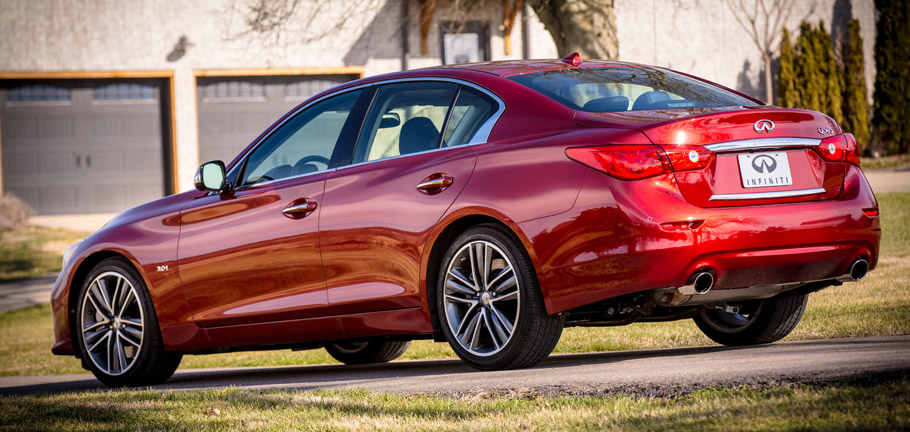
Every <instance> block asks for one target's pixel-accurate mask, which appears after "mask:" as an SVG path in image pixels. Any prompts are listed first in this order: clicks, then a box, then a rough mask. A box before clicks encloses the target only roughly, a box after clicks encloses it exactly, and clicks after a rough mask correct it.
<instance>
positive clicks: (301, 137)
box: [239, 90, 362, 186]
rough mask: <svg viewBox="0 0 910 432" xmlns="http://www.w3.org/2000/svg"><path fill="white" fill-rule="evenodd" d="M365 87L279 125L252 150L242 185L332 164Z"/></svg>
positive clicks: (325, 101)
mask: <svg viewBox="0 0 910 432" xmlns="http://www.w3.org/2000/svg"><path fill="white" fill-rule="evenodd" d="M361 92H362V90H355V91H351V92H347V93H344V94H341V95H338V96H333V97H331V98H328V99H325V100H322V101H320V102H317V103H315V104H313V105H311V106H309V107H307V108H306V109H304V110H303V111H301V112H299V113H298V114H297V115H295V116H294V117H293V118H291V119H290V120H288V121H287V122H285V123H284V124H283V125H281V126H279V127H278V129H277V130H276V131H275V132H273V133H272V134H271V135H269V136H268V138H266V139H265V140H264V141H263V142H262V143H261V144H260V145H259V146H258V147H256V148H255V149H254V150H253V151H252V152H250V154H249V156H248V158H247V162H246V167H245V168H244V171H243V174H242V176H241V178H242V180H241V181H240V182H239V185H240V186H243V185H249V184H255V183H262V182H267V181H272V180H278V179H281V178H286V177H294V176H299V175H303V174H309V173H312V172H316V171H322V170H325V169H327V168H328V167H329V163H330V161H331V160H332V157H333V155H334V154H335V152H336V149H338V148H339V146H341V144H340V143H339V142H338V141H339V137H340V136H341V132H342V129H344V125H345V122H346V121H347V119H348V116H349V115H350V113H351V110H352V109H353V108H354V105H355V103H356V102H357V98H358V97H359V96H360V93H361Z"/></svg>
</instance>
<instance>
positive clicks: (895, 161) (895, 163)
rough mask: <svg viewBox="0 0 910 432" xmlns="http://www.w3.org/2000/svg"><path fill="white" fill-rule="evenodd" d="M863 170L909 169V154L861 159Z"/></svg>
mask: <svg viewBox="0 0 910 432" xmlns="http://www.w3.org/2000/svg"><path fill="white" fill-rule="evenodd" d="M863 169H864V170H894V169H898V170H904V169H910V153H905V154H899V155H891V156H884V157H880V158H863Z"/></svg>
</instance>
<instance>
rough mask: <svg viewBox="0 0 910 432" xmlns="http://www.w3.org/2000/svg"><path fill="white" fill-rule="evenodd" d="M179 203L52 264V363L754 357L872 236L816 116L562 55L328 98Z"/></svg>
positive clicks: (202, 176)
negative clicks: (615, 350)
mask: <svg viewBox="0 0 910 432" xmlns="http://www.w3.org/2000/svg"><path fill="white" fill-rule="evenodd" d="M195 184H196V190H191V191H188V192H184V193H180V194H176V195H172V196H168V197H164V198H161V199H159V200H157V201H154V202H150V203H148V204H144V205H141V206H139V207H136V208H133V209H130V210H127V211H125V212H124V213H122V214H120V215H118V216H117V217H115V218H114V219H113V220H112V221H111V222H110V223H108V224H107V225H106V226H105V227H104V228H102V229H101V230H99V231H98V232H96V233H94V234H92V235H91V236H90V237H88V238H87V239H86V240H84V241H83V242H81V243H78V244H76V245H74V246H73V247H71V248H70V249H69V250H68V251H67V254H66V255H65V257H64V268H63V270H62V272H61V273H60V276H59V278H58V280H57V283H56V286H55V288H54V291H53V294H52V304H53V311H54V325H55V334H56V343H55V344H54V346H53V348H52V351H53V352H54V353H55V354H58V355H69V356H76V357H78V358H80V359H81V361H82V364H83V366H84V367H85V368H86V369H89V370H91V371H92V372H93V373H94V374H95V376H96V377H97V378H98V379H99V380H100V381H102V382H103V383H105V384H107V385H111V386H122V385H144V384H154V383H160V382H163V381H165V380H167V379H168V378H169V377H170V376H171V375H172V374H173V373H174V371H175V370H176V368H177V366H178V365H179V363H180V360H181V358H182V356H184V355H189V354H206V353H218V352H227V351H235V350H249V349H263V348H268V349H279V348H293V349H306V348H325V349H326V350H328V352H329V353H330V354H331V355H332V356H333V357H335V358H336V359H338V360H339V361H341V362H343V363H346V364H363V363H374V362H384V361H389V360H392V359H394V358H396V357H398V356H400V355H401V354H402V353H403V352H404V351H405V350H406V349H407V347H408V344H409V343H410V341H411V340H414V339H433V340H436V341H440V342H443V341H445V342H448V343H449V344H450V345H451V346H452V348H453V349H454V351H455V353H456V354H457V355H458V356H459V357H460V358H461V359H462V360H464V361H465V362H466V363H468V364H470V365H471V366H474V367H476V368H478V369H484V370H492V369H506V368H520V367H528V366H532V365H534V364H536V363H537V362H539V361H541V360H542V359H543V358H545V357H546V356H547V355H549V353H550V352H551V351H552V350H553V348H554V346H555V345H556V343H557V342H558V341H559V338H560V334H561V332H562V330H563V328H564V327H567V326H612V325H624V324H630V323H633V322H647V321H669V320H680V319H693V320H694V321H695V323H696V324H697V325H698V327H699V328H700V329H701V330H702V331H703V332H704V333H705V334H706V335H707V336H708V337H710V338H711V339H713V340H714V341H717V342H719V343H721V344H726V345H747V344H760V343H768V342H773V341H776V340H779V339H781V338H782V337H784V336H786V335H787V334H788V333H789V332H790V331H791V330H793V328H794V327H795V326H796V325H797V323H798V322H799V320H800V318H801V316H802V314H803V311H804V310H805V308H806V304H807V300H808V296H809V294H810V293H812V292H815V291H818V290H821V289H824V288H826V287H829V286H832V285H840V284H842V283H844V282H850V281H855V280H858V279H860V278H862V277H863V276H864V275H865V274H866V272H867V271H869V270H870V269H873V268H874V267H875V265H876V262H877V259H878V248H879V239H880V237H881V230H880V227H879V219H878V205H877V203H876V200H875V197H874V195H873V193H872V190H871V189H870V187H869V184H868V183H867V182H866V179H865V177H864V176H863V172H862V170H861V169H860V160H859V154H858V150H857V145H856V142H855V140H854V138H853V136H852V135H850V134H849V133H844V131H842V129H841V127H840V126H839V125H838V124H837V123H835V122H834V121H833V120H832V119H831V118H829V117H827V116H825V115H823V114H820V113H817V112H813V111H807V110H800V109H784V108H777V107H773V106H769V105H766V104H765V103H763V102H761V101H759V100H756V99H753V98H751V97H748V96H745V95H742V94H740V93H737V92H735V91H733V90H730V89H727V88H724V87H722V86H719V85H717V84H714V83H711V82H708V81H705V80H703V79H699V78H696V77H693V76H690V75H686V74H683V73H679V72H674V71H671V70H668V69H664V68H658V67H650V66H643V65H638V64H629V63H620V62H602V61H581V59H580V58H579V57H577V56H570V57H568V58H566V59H563V60H562V61H559V60H553V61H512V62H494V63H477V64H466V65H456V66H442V67H437V68H430V69H423V70H416V71H406V72H400V73H394V74H388V75H381V76H375V77H370V78H365V79H361V80H358V81H353V82H350V83H347V84H344V85H341V86H339V87H336V88H334V89H331V90H329V91H326V92H324V93H322V94H319V95H317V96H315V97H313V98H311V99H309V100H307V101H305V102H304V103H302V104H301V105H299V106H298V107H297V108H295V109H294V110H292V111H291V112H289V113H288V114H286V115H285V116H284V117H282V118H280V119H278V120H277V121H276V122H275V123H274V124H273V125H272V126H271V127H269V128H268V129H267V130H265V131H264V132H263V133H262V134H261V135H260V136H259V137H258V138H256V139H255V140H254V141H253V142H252V143H251V144H250V145H249V146H248V147H247V148H246V149H244V150H243V151H242V152H241V153H240V154H238V155H237V156H236V157H235V158H234V159H233V160H231V161H229V162H228V163H223V162H221V161H212V162H207V163H204V164H202V166H201V167H200V168H199V171H198V173H197V175H196V178H195Z"/></svg>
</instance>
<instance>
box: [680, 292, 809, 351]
mask: <svg viewBox="0 0 910 432" xmlns="http://www.w3.org/2000/svg"><path fill="white" fill-rule="evenodd" d="M808 301H809V295H808V294H802V293H798V292H793V291H791V292H787V293H783V294H781V295H778V296H776V297H772V298H768V299H764V300H752V301H748V302H744V303H741V304H736V305H728V308H727V311H724V310H723V309H708V310H705V311H704V312H702V313H701V314H699V315H696V316H695V318H694V320H695V324H696V325H698V328H699V329H701V331H702V332H703V333H704V334H705V335H706V336H708V337H709V338H711V340H713V341H715V342H717V343H720V344H723V345H730V346H737V345H757V344H763V343H770V342H775V341H778V340H780V339H783V338H784V337H785V336H787V335H788V334H790V332H791V331H793V329H794V328H796V325H797V324H799V321H800V319H802V317H803V312H805V310H806V304H807V303H808ZM734 307H735V308H736V309H735V311H734V310H733V309H732V308H734Z"/></svg>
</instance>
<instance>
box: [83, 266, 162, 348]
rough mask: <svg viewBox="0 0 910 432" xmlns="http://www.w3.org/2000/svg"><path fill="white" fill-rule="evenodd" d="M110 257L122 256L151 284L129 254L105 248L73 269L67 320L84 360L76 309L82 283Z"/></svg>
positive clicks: (147, 283) (146, 282)
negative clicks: (78, 333) (79, 340)
mask: <svg viewBox="0 0 910 432" xmlns="http://www.w3.org/2000/svg"><path fill="white" fill-rule="evenodd" d="M108 258H122V259H123V260H125V261H126V262H128V263H129V264H130V265H131V266H132V267H133V269H134V270H136V272H137V273H139V276H140V277H141V278H142V281H143V282H144V283H145V285H146V286H150V285H149V281H148V278H146V277H145V274H144V273H143V272H142V270H141V269H142V267H141V266H139V265H138V264H137V263H136V261H135V260H134V259H132V258H130V257H129V256H128V255H127V254H125V253H123V252H120V251H115V250H110V249H104V250H99V251H96V252H92V253H91V254H90V255H88V256H86V257H85V258H84V259H83V260H82V261H81V262H80V263H79V265H78V266H77V267H76V268H75V270H73V276H72V278H71V279H70V286H69V294H68V296H67V300H66V315H67V322H69V330H70V340H71V341H72V342H73V348H74V351H75V353H76V357H79V358H80V359H82V361H83V362H84V361H85V359H84V358H83V356H82V348H81V347H79V346H78V345H79V344H77V343H76V340H77V339H76V329H77V327H78V325H77V324H78V323H77V322H76V310H77V308H78V305H79V293H80V292H81V291H82V284H84V283H85V280H86V278H87V277H88V275H89V273H91V271H92V269H93V268H95V266H97V265H98V264H99V263H100V262H102V261H104V260H106V259H108ZM149 295H150V296H151V290H150V292H149ZM152 302H153V303H154V297H153V298H152ZM153 306H154V305H153ZM155 311H156V313H157V308H155Z"/></svg>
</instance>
